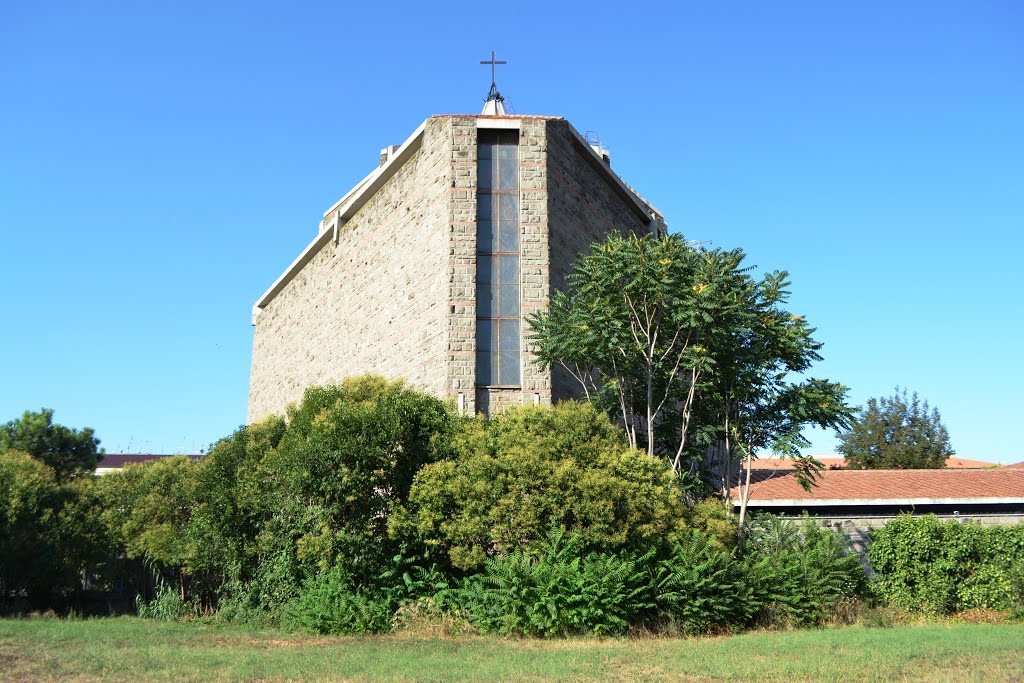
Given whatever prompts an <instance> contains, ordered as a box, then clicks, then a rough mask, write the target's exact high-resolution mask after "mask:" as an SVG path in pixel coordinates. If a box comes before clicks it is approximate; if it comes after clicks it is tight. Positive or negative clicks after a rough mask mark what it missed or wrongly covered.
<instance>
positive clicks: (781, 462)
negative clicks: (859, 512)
mask: <svg viewBox="0 0 1024 683" xmlns="http://www.w3.org/2000/svg"><path fill="white" fill-rule="evenodd" d="M814 458H815V459H816V460H818V462H820V463H821V464H822V465H824V466H825V469H828V470H839V469H843V467H844V465H845V464H846V459H845V458H843V456H841V455H816V456H814ZM1020 465H1024V463H1020ZM1020 465H1018V466H1020ZM985 467H999V463H996V462H985V461H984V460H968V459H966V458H956V457H954V458H947V459H946V468H947V469H982V468H985ZM1011 467H1012V465H1011ZM752 469H755V470H777V469H783V470H791V469H793V461H792V460H791V459H787V458H761V459H759V460H755V461H754V466H753V468H752Z"/></svg>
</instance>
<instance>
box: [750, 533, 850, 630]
mask: <svg viewBox="0 0 1024 683" xmlns="http://www.w3.org/2000/svg"><path fill="white" fill-rule="evenodd" d="M745 552H746V557H745V559H746V562H747V563H748V567H749V569H748V571H749V574H748V585H749V587H750V588H752V589H753V591H754V595H755V596H756V600H757V602H758V605H757V606H758V614H757V619H758V620H759V621H761V622H762V623H766V624H793V625H801V626H809V625H814V624H821V623H823V622H825V621H828V620H830V619H832V618H834V617H835V616H836V614H837V613H838V612H839V611H840V610H841V609H842V607H843V605H844V602H846V601H850V600H853V599H856V598H857V597H859V596H862V595H863V594H864V591H865V587H866V581H867V577H866V574H865V572H864V567H863V565H862V564H861V561H860V557H859V556H858V555H856V554H854V553H851V552H850V550H849V547H848V544H847V543H846V539H845V538H844V537H843V536H841V535H839V534H837V533H834V532H832V531H829V530H828V529H822V528H821V527H819V526H818V525H817V524H816V523H815V522H814V520H812V519H810V518H806V517H805V518H804V520H803V521H802V522H800V523H797V522H796V521H794V520H789V519H784V518H781V517H774V516H772V515H764V516H759V517H757V518H756V519H755V520H754V521H753V523H752V524H751V529H750V532H749V535H748V539H747V543H746V546H745Z"/></svg>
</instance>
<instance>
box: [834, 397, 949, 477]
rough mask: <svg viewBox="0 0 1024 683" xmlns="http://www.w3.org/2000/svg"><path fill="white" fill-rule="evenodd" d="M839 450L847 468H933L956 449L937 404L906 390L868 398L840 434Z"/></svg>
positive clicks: (940, 464) (941, 464) (939, 465)
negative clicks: (935, 406)
mask: <svg viewBox="0 0 1024 683" xmlns="http://www.w3.org/2000/svg"><path fill="white" fill-rule="evenodd" d="M839 442H840V443H839V447H838V449H837V450H838V451H839V452H840V453H842V454H843V455H844V456H845V457H846V467H847V468H849V469H936V468H940V467H945V466H946V459H947V458H950V457H952V456H953V455H954V454H955V453H954V451H953V449H952V448H951V447H950V445H949V433H948V432H947V431H946V427H945V426H944V425H943V424H942V419H941V417H940V416H939V410H938V408H933V409H932V410H931V411H930V412H929V409H928V401H923V402H922V401H921V400H920V399H919V398H918V397H917V392H916V391H915V392H914V393H913V394H912V395H911V397H910V398H909V399H908V398H907V390H906V389H904V390H902V391H900V388H899V387H896V393H895V394H893V395H892V396H890V397H884V396H883V397H882V398H879V399H874V398H871V399H868V405H867V407H866V408H864V409H863V410H862V411H861V412H860V415H859V416H858V417H857V420H856V421H855V422H854V424H853V425H852V426H851V427H850V428H849V429H848V430H847V431H845V432H842V433H841V434H839Z"/></svg>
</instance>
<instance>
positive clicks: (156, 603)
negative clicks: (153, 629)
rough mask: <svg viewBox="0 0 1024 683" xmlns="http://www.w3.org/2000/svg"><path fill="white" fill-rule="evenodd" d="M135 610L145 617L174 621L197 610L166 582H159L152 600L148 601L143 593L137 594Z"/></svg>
mask: <svg viewBox="0 0 1024 683" xmlns="http://www.w3.org/2000/svg"><path fill="white" fill-rule="evenodd" d="M135 610H136V612H138V615H139V616H140V617H142V618H143V619H159V620H160V621H174V620H176V619H180V618H181V617H184V616H186V615H188V614H189V613H193V612H195V606H194V605H191V604H189V603H187V602H184V601H182V599H181V593H179V592H178V591H177V590H175V589H174V588H172V587H171V586H168V585H166V584H164V583H159V584H158V586H157V589H156V594H155V595H154V596H153V599H152V600H149V601H146V600H143V599H142V596H141V595H136V596H135Z"/></svg>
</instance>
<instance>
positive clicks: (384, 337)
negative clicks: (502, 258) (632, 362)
mask: <svg viewBox="0 0 1024 683" xmlns="http://www.w3.org/2000/svg"><path fill="white" fill-rule="evenodd" d="M487 128H501V129H516V130H518V131H519V183H520V188H519V190H520V202H519V224H520V225H519V227H520V244H521V247H520V248H521V252H520V259H521V285H520V286H521V310H522V315H523V318H524V323H523V325H522V328H523V330H524V336H525V334H526V330H527V325H526V324H525V317H526V316H527V315H529V314H530V313H531V312H533V311H536V310H538V309H539V308H543V307H545V306H547V304H548V300H549V297H550V295H551V292H552V291H553V288H561V287H564V284H565V277H566V274H567V273H568V272H569V266H570V264H571V262H572V261H573V260H574V259H575V258H576V257H577V256H578V255H579V254H581V253H585V252H586V251H587V249H589V246H590V244H592V243H593V242H596V241H598V240H600V239H602V238H603V237H604V236H605V235H607V234H608V233H609V232H611V231H621V232H629V231H634V232H638V233H648V232H652V231H657V232H664V221H663V219H662V217H661V216H660V214H658V213H657V212H656V211H655V210H654V209H653V208H651V207H650V206H649V205H648V204H647V203H646V202H645V201H643V200H642V199H640V198H639V196H638V195H636V194H635V193H634V192H633V191H632V190H631V189H629V188H628V186H626V185H625V184H624V183H623V182H622V181H621V180H619V179H618V177H617V176H615V174H614V173H613V172H612V171H611V169H610V168H609V166H608V164H607V163H606V162H605V161H604V160H602V158H601V157H600V156H599V155H598V154H596V153H595V152H594V151H593V150H592V149H591V148H590V146H589V145H588V144H587V143H586V141H585V140H584V139H583V138H582V137H581V136H580V135H579V133H577V132H576V131H575V130H574V129H573V128H572V127H571V126H570V125H569V124H568V123H567V122H566V121H565V120H563V119H561V118H557V117H534V116H473V115H466V116H435V117H432V118H430V119H428V120H427V121H425V122H424V124H423V125H422V126H421V127H420V128H419V129H417V132H416V133H414V134H413V136H412V137H410V139H409V140H408V141H406V143H405V144H404V145H402V146H401V147H399V148H397V149H389V150H387V152H386V153H385V155H384V156H383V157H382V160H383V163H382V166H381V167H380V168H379V169H377V171H375V172H374V174H371V176H368V177H367V179H366V180H364V181H363V183H361V184H360V185H359V186H357V187H356V188H355V189H354V190H353V191H352V192H350V193H349V194H348V195H346V196H345V197H344V198H343V199H342V200H340V201H339V202H338V203H337V204H335V205H334V206H333V207H331V209H329V210H328V211H327V213H326V214H325V215H324V220H323V222H322V223H321V225H320V228H319V233H318V235H317V237H316V238H315V239H314V240H313V242H312V243H311V244H310V245H309V247H307V249H306V250H305V251H304V252H303V254H302V255H300V256H299V258H298V259H297V260H296V261H295V263H293V264H292V266H291V267H289V269H288V270H287V271H286V272H285V273H284V274H283V275H282V276H281V278H279V279H278V281H277V282H275V283H274V285H272V286H271V288H270V289H269V290H268V291H267V293H266V294H264V295H263V297H261V299H260V300H259V301H258V302H257V304H256V306H255V307H254V309H253V325H254V327H255V334H254V340H253V357H252V374H251V380H250V389H249V414H248V419H249V422H250V423H251V422H254V421H256V420H258V419H260V418H261V417H263V416H265V415H267V414H271V413H277V414H283V413H284V410H285V407H286V406H287V405H288V404H289V403H290V402H294V401H298V400H299V399H301V397H302V393H303V391H304V390H305V389H306V388H307V387H309V386H312V385H316V384H331V383H337V382H339V381H341V380H342V379H344V378H345V377H348V376H352V375H358V374H363V373H367V372H373V373H377V374H380V375H383V376H385V377H388V378H404V379H405V380H407V381H408V382H409V383H410V384H412V385H414V386H418V387H420V388H423V389H425V390H427V391H429V392H431V393H434V394H435V395H438V396H441V397H450V398H451V399H452V400H454V401H455V402H456V403H457V404H458V405H460V406H462V407H463V408H464V409H465V410H466V411H467V412H486V413H495V412H500V411H501V410H502V409H503V408H504V407H506V406H508V405H518V404H522V403H550V402H551V400H552V399H553V398H554V400H558V399H560V398H564V397H567V396H571V395H573V393H574V390H573V387H571V386H569V385H568V384H567V382H571V381H572V380H571V379H570V378H568V377H562V376H561V375H560V374H559V373H557V372H556V373H555V374H554V377H553V376H552V373H551V372H549V371H545V370H543V369H542V368H540V367H539V366H538V365H537V364H536V363H535V362H534V360H533V354H532V353H531V350H530V348H529V345H528V344H526V343H525V340H524V341H523V343H522V344H521V348H522V359H521V363H522V366H521V367H522V386H521V387H519V388H515V389H509V388H503V389H492V388H484V387H480V388H478V387H477V386H476V378H475V368H476V366H475V351H476V349H475V344H476V282H475V279H476V239H477V234H476V221H477V216H476V185H477V178H476V174H477V170H476V169H477V156H476V150H477V146H476V143H477V131H478V130H479V129H487Z"/></svg>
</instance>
